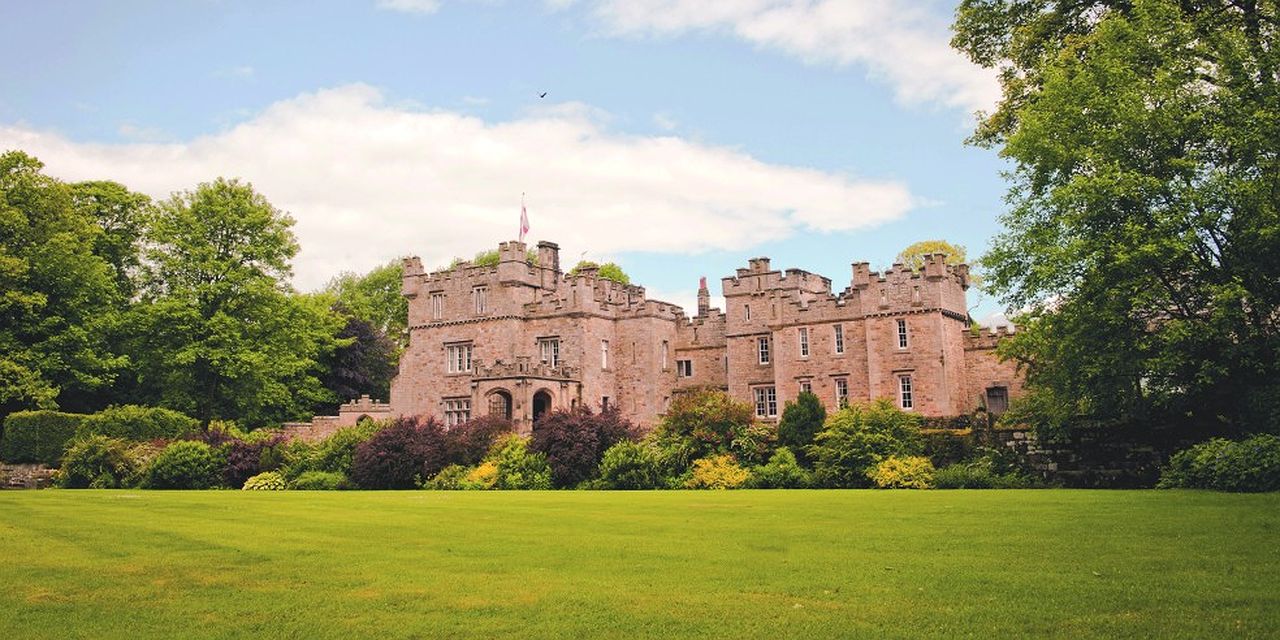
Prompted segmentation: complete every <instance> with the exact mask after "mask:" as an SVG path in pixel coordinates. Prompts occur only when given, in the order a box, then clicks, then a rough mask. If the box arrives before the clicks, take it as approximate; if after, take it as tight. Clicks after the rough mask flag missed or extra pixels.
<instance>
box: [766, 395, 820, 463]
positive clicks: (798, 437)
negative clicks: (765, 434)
mask: <svg viewBox="0 0 1280 640" xmlns="http://www.w3.org/2000/svg"><path fill="white" fill-rule="evenodd" d="M826 419H827V409H826V407H823V406H822V401H821V400H819V399H818V396H816V395H814V394H812V393H809V392H808V391H802V392H801V393H800V395H798V396H796V399H795V400H794V401H792V402H788V403H787V405H786V407H784V408H783V410H782V419H780V420H778V444H780V445H782V446H784V447H789V448H790V449H791V451H792V454H793V457H795V458H796V459H797V460H799V461H800V462H801V463H803V464H805V465H806V466H808V465H809V462H808V459H807V458H806V456H805V455H804V451H805V447H808V446H809V445H811V444H813V437H814V436H816V435H818V432H819V431H821V430H822V423H823V422H824V421H825V420H826Z"/></svg>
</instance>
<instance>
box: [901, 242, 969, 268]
mask: <svg viewBox="0 0 1280 640" xmlns="http://www.w3.org/2000/svg"><path fill="white" fill-rule="evenodd" d="M935 253H941V254H944V255H945V256H946V261H947V264H962V263H964V262H966V261H967V260H968V258H967V257H966V256H965V250H964V247H962V246H960V245H958V244H951V243H950V242H947V241H946V240H921V241H920V242H916V243H913V244H911V245H910V246H908V247H907V248H905V249H903V250H902V251H901V252H900V253H899V254H898V258H897V260H896V262H898V263H900V264H904V265H906V266H907V267H908V268H910V269H911V270H912V271H919V270H921V269H923V268H924V259H925V256H929V255H933V254H935Z"/></svg>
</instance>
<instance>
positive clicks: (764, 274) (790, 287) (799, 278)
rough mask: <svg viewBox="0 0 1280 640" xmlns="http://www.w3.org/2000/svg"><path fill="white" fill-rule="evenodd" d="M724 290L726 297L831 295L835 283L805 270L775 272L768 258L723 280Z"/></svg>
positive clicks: (721, 280) (748, 262) (722, 288)
mask: <svg viewBox="0 0 1280 640" xmlns="http://www.w3.org/2000/svg"><path fill="white" fill-rule="evenodd" d="M720 286H721V290H722V292H723V293H724V295H725V296H726V297H729V296H737V295H746V294H753V293H758V292H762V291H801V292H805V293H811V294H830V293H831V279H830V278H826V277H824V276H820V275H818V274H816V273H812V272H809V271H805V270H804V269H794V268H792V269H787V270H786V271H774V270H771V269H770V268H769V259H768V258H752V259H750V260H748V261H747V268H745V269H742V268H739V269H737V270H735V272H734V275H732V276H728V277H725V278H721V279H720Z"/></svg>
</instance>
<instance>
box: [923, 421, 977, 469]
mask: <svg viewBox="0 0 1280 640" xmlns="http://www.w3.org/2000/svg"><path fill="white" fill-rule="evenodd" d="M920 435H921V436H922V437H923V439H924V455H925V457H927V458H929V461H930V462H932V463H933V466H935V467H939V468H941V467H945V466H947V465H951V464H955V463H957V462H962V461H964V460H968V459H970V458H972V457H973V456H974V453H975V447H974V437H973V431H971V430H969V429H921V430H920Z"/></svg>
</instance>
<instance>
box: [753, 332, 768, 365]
mask: <svg viewBox="0 0 1280 640" xmlns="http://www.w3.org/2000/svg"><path fill="white" fill-rule="evenodd" d="M756 348H757V349H758V351H759V353H760V364H769V338H767V337H765V338H757V339H756Z"/></svg>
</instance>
